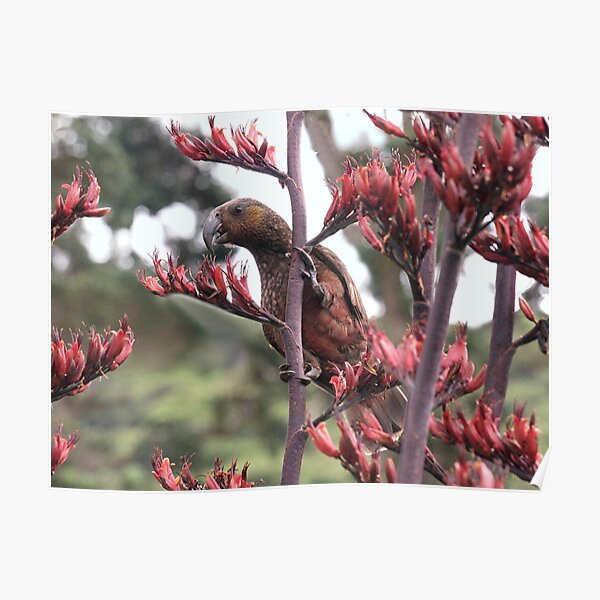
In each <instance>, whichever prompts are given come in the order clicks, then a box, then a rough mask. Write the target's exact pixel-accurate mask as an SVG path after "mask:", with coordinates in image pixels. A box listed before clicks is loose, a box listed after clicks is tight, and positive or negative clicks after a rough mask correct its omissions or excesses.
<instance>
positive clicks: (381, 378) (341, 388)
mask: <svg viewBox="0 0 600 600" xmlns="http://www.w3.org/2000/svg"><path fill="white" fill-rule="evenodd" d="M333 369H334V371H335V374H334V375H332V376H331V378H330V380H329V383H330V384H331V386H332V387H333V390H334V394H335V401H336V403H337V404H341V403H342V402H344V401H345V400H347V399H348V398H349V397H350V396H351V395H352V394H354V393H356V395H358V396H360V397H361V398H366V397H367V396H371V395H373V394H378V393H380V392H382V391H384V390H386V389H388V388H389V387H392V386H394V385H396V378H395V377H394V376H393V375H392V374H390V373H386V372H385V371H384V369H383V365H382V364H381V363H374V361H373V360H372V354H371V353H369V352H365V353H364V354H363V356H362V360H361V361H360V362H358V363H356V364H354V365H352V364H350V363H349V362H345V363H344V368H343V369H340V368H339V367H338V366H337V365H333Z"/></svg>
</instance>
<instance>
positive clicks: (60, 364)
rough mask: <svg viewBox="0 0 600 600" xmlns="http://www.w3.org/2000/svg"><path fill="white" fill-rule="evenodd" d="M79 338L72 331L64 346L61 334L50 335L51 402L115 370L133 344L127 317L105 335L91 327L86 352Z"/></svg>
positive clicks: (70, 394)
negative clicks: (69, 340) (69, 339)
mask: <svg viewBox="0 0 600 600" xmlns="http://www.w3.org/2000/svg"><path fill="white" fill-rule="evenodd" d="M82 339H83V335H82V333H81V332H80V331H75V332H71V340H72V341H71V342H70V343H68V344H67V343H65V341H64V340H63V339H62V337H61V332H60V331H58V330H57V329H54V330H53V332H52V339H51V342H50V350H51V379H50V387H51V400H52V402H55V401H56V400H60V399H61V398H63V397H64V396H73V395H75V394H79V393H81V392H83V391H84V390H86V389H87V388H88V387H89V385H90V383H91V382H92V381H93V380H94V379H97V378H98V377H101V376H104V375H106V374H107V373H108V372H110V371H114V370H115V369H117V368H118V367H119V366H121V365H122V364H123V362H125V360H126V359H127V358H128V357H129V355H130V354H131V352H132V350H133V344H134V343H135V338H134V335H133V331H132V329H131V327H130V326H129V322H128V320H127V315H124V316H123V318H122V319H121V320H120V321H119V329H117V330H116V331H115V330H107V331H105V332H104V335H101V334H99V333H97V332H96V330H95V328H94V327H90V329H89V333H88V347H87V352H86V353H84V351H83V347H82Z"/></svg>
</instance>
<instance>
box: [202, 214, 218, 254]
mask: <svg viewBox="0 0 600 600" xmlns="http://www.w3.org/2000/svg"><path fill="white" fill-rule="evenodd" d="M221 225H222V223H221V218H220V216H219V215H218V213H217V212H216V209H215V210H212V211H211V213H210V214H209V215H208V217H207V219H206V221H204V225H203V226H202V239H203V240H204V243H205V244H206V247H207V248H208V249H209V250H210V251H211V252H214V251H215V245H216V244H218V243H219V237H220V235H221V231H220V228H221Z"/></svg>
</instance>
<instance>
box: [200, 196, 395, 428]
mask: <svg viewBox="0 0 600 600" xmlns="http://www.w3.org/2000/svg"><path fill="white" fill-rule="evenodd" d="M202 237H203V240H204V243H205V245H206V247H207V249H208V250H209V251H211V252H214V250H215V248H216V246H217V245H226V246H238V247H242V248H246V249H247V250H248V251H249V252H250V254H251V255H252V257H253V259H254V261H255V262H256V266H257V268H258V272H259V275H260V283H261V305H262V306H263V308H265V309H266V310H268V311H269V312H270V313H271V314H273V315H274V316H275V317H277V319H279V320H281V321H283V320H284V319H285V307H286V296H287V285H288V276H289V271H290V263H291V253H292V249H293V247H292V231H291V229H290V227H289V225H288V224H287V222H286V221H285V220H284V219H283V217H281V216H280V215H279V214H278V213H277V212H276V211H274V210H272V209H271V208H269V207H268V206H266V205H265V204H263V203H262V202H259V201H258V200H255V199H253V198H235V199H233V200H230V201H228V202H226V203H224V204H221V205H219V206H217V207H216V208H214V209H213V210H212V211H211V212H210V214H209V215H208V217H207V218H206V220H205V222H204V225H203V227H202ZM301 253H302V257H303V259H304V261H305V263H306V264H307V270H306V271H304V275H305V277H306V282H305V285H304V289H303V297H302V345H303V352H304V362H305V373H304V374H301V375H300V374H299V375H298V376H299V377H301V378H303V379H305V381H306V383H309V382H313V383H315V384H316V385H317V387H319V388H320V389H322V390H324V391H325V392H327V393H328V394H330V395H334V394H335V392H334V388H333V386H332V384H331V383H330V379H331V377H332V376H333V375H335V374H337V373H338V372H339V370H343V369H344V365H345V363H346V362H348V363H350V364H356V363H359V362H360V361H361V360H362V358H363V355H364V353H365V352H368V351H369V342H368V323H369V321H368V317H367V314H366V311H365V307H364V304H363V302H362V299H361V297H360V293H359V291H358V288H357V287H356V285H355V283H354V281H353V280H352V277H351V276H350V273H349V272H348V269H347V268H346V266H345V265H344V263H343V261H342V260H341V259H340V258H339V257H338V256H337V255H336V254H335V253H334V252H332V251H331V250H330V249H329V248H326V247H325V246H323V245H321V244H317V245H315V246H313V247H312V249H311V251H310V254H309V253H308V252H306V251H304V250H302V251H301ZM262 327H263V333H264V336H265V338H266V340H267V342H268V343H269V344H270V346H272V347H273V348H274V349H275V350H276V351H277V352H278V353H279V354H280V355H281V356H285V352H284V342H283V338H282V335H281V332H280V330H279V329H278V328H277V327H276V326H274V325H271V324H263V325H262ZM291 375H292V373H291V372H290V371H289V369H288V368H287V365H282V367H281V369H280V376H281V378H282V379H284V380H286V378H289V377H290V376H291ZM365 407H368V409H370V410H371V411H372V413H373V414H374V415H375V417H376V418H377V420H378V421H379V423H380V425H381V427H382V429H383V430H384V431H385V432H387V433H390V434H399V433H401V431H402V427H403V422H404V414H405V411H406V396H405V395H404V393H403V392H402V390H401V389H400V388H399V387H392V388H390V389H388V390H386V391H384V392H380V393H379V394H376V395H373V396H371V397H370V398H367V399H365V401H364V402H361V403H360V404H358V405H356V406H354V407H351V408H349V409H348V410H347V411H345V413H344V414H345V416H346V418H347V420H348V421H349V422H350V424H351V425H356V422H357V421H360V420H361V416H362V411H363V410H364V409H365Z"/></svg>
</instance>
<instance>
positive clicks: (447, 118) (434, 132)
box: [363, 109, 461, 155]
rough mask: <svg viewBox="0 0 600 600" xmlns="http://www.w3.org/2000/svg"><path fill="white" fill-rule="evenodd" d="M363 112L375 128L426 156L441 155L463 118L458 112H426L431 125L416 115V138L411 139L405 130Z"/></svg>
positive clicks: (414, 124)
mask: <svg viewBox="0 0 600 600" xmlns="http://www.w3.org/2000/svg"><path fill="white" fill-rule="evenodd" d="M363 112H364V113H365V114H366V115H367V116H368V117H369V119H371V122H372V123H373V125H375V127H377V128H378V129H381V131H383V132H385V133H387V134H388V135H393V136H396V137H399V138H404V139H406V141H407V142H408V143H409V144H410V145H411V146H412V147H413V148H414V149H415V150H416V151H417V152H418V153H419V154H421V155H424V154H433V155H436V154H439V152H440V150H441V148H442V145H443V144H445V143H446V141H447V139H448V134H449V132H450V130H451V128H453V127H454V126H455V125H456V123H457V122H458V120H459V119H460V117H461V113H458V112H425V113H424V114H425V116H426V117H427V119H428V121H429V124H428V125H427V124H425V121H424V120H423V119H422V118H421V117H420V116H419V115H415V116H414V119H413V130H414V132H415V138H414V139H410V138H409V137H408V136H407V135H406V133H405V132H404V130H403V129H402V128H401V127H399V126H398V125H396V124H395V123H392V122H391V121H388V120H387V119H384V118H382V117H379V116H377V115H373V114H371V113H370V112H368V111H366V110H364V109H363Z"/></svg>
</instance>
